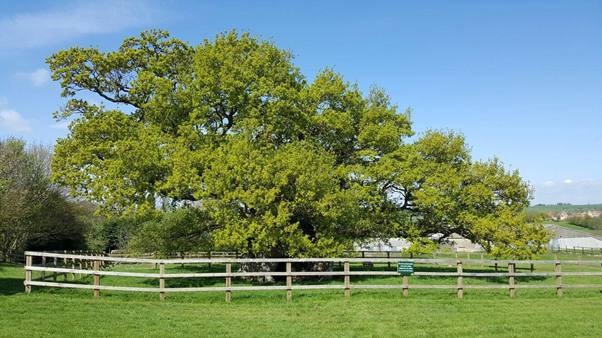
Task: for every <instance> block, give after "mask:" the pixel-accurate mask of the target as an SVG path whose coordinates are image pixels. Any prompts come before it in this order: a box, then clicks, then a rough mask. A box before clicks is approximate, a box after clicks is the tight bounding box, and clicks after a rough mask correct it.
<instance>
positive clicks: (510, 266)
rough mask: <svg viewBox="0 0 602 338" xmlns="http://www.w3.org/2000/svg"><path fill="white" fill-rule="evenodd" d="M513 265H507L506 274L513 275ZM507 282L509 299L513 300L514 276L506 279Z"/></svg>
mask: <svg viewBox="0 0 602 338" xmlns="http://www.w3.org/2000/svg"><path fill="white" fill-rule="evenodd" d="M514 268H515V264H514V263H508V272H509V273H512V274H513V273H514ZM508 281H509V282H510V298H514V276H510V277H508Z"/></svg>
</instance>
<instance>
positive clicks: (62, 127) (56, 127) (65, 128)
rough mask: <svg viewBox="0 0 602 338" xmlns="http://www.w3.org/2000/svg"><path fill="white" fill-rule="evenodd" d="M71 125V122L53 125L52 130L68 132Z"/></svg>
mask: <svg viewBox="0 0 602 338" xmlns="http://www.w3.org/2000/svg"><path fill="white" fill-rule="evenodd" d="M69 123H71V122H57V123H55V124H51V125H50V128H52V129H63V130H67V129H69Z"/></svg>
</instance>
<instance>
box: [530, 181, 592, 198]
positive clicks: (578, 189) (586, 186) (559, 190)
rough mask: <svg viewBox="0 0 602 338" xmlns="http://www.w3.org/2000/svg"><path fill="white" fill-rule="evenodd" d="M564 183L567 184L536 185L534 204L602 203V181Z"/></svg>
mask: <svg viewBox="0 0 602 338" xmlns="http://www.w3.org/2000/svg"><path fill="white" fill-rule="evenodd" d="M566 181H570V182H568V183H567V182H566ZM564 182H565V183H567V184H547V183H548V182H546V183H542V184H536V185H535V186H534V188H535V198H534V200H533V202H532V203H534V204H538V203H543V204H555V203H559V202H563V203H572V204H588V203H592V204H594V203H602V180H596V179H592V178H586V179H578V180H577V179H576V180H565V181H564ZM569 183H570V184H569Z"/></svg>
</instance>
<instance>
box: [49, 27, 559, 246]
mask: <svg viewBox="0 0 602 338" xmlns="http://www.w3.org/2000/svg"><path fill="white" fill-rule="evenodd" d="M292 59H293V55H292V54H291V53H290V52H289V51H285V50H282V49H279V48H277V47H276V46H275V45H274V44H273V42H272V41H269V40H259V39H256V38H253V37H251V36H250V35H249V34H248V33H244V34H238V33H237V32H236V31H231V32H227V33H222V34H219V35H217V36H216V38H215V40H214V41H208V40H205V41H204V42H203V43H202V44H200V45H198V46H197V47H193V46H190V45H188V44H187V43H183V42H182V41H179V40H177V39H174V38H169V35H168V33H166V32H164V31H155V30H153V31H148V32H143V33H142V34H141V36H140V38H128V39H126V40H125V41H124V43H123V44H122V46H121V47H120V48H119V49H118V50H117V51H116V52H110V53H101V52H100V51H98V50H97V49H96V48H79V47H78V48H71V49H69V50H65V51H60V52H58V53H56V54H54V55H52V56H51V57H50V58H48V60H47V62H48V64H49V65H50V69H51V70H52V71H53V79H54V80H57V81H60V82H61V86H62V87H63V89H64V90H63V93H62V95H63V96H64V97H69V98H71V99H70V100H69V102H68V103H67V104H66V106H65V107H64V109H62V110H61V111H59V112H56V113H55V116H56V117H57V118H58V119H61V118H67V117H70V116H76V118H75V119H74V121H73V122H72V123H71V125H70V133H69V135H68V136H67V137H66V138H64V139H60V140H59V141H58V143H57V146H56V148H55V153H56V155H55V158H54V162H53V170H54V173H53V179H54V180H55V182H57V183H59V184H61V185H64V186H67V187H70V188H71V191H72V193H73V194H74V196H78V197H84V198H87V199H89V200H92V201H95V202H97V203H99V205H100V208H101V209H100V211H101V212H103V213H106V214H116V215H127V214H138V215H140V214H146V213H149V212H153V210H155V209H156V206H157V205H159V204H161V203H162V201H165V200H169V201H170V202H171V204H172V205H173V206H175V207H182V206H196V207H199V208H201V209H202V210H204V212H205V213H204V215H205V218H204V225H203V229H206V231H207V233H208V234H210V235H211V236H212V238H213V239H214V241H215V244H216V245H218V246H220V247H222V248H228V249H232V250H238V251H239V252H243V253H245V254H247V255H249V256H282V255H284V256H321V255H324V256H331V255H338V254H341V253H342V252H343V251H344V250H345V249H351V248H352V247H353V243H356V242H361V241H365V240H369V239H373V238H389V237H398V236H402V237H405V238H409V239H411V240H412V241H414V243H415V247H416V249H419V248H425V247H426V248H434V247H436V246H437V245H439V242H441V241H443V240H445V238H447V237H448V236H449V235H450V234H451V233H453V232H456V233H459V234H461V235H463V236H467V237H468V238H470V239H472V240H473V241H476V242H479V243H482V244H484V245H485V247H486V248H489V250H501V248H506V249H504V250H506V251H503V254H510V253H511V254H513V255H519V256H525V257H526V256H529V255H532V254H537V253H538V252H541V250H542V244H543V242H544V241H545V240H546V238H547V237H546V236H547V233H546V232H545V230H543V228H541V227H540V226H538V225H527V224H525V222H524V220H523V216H521V215H520V212H521V211H522V210H523V208H525V207H526V206H528V204H529V199H530V198H531V191H530V188H529V187H528V185H527V184H526V183H524V182H523V181H522V180H521V178H520V177H519V176H518V173H517V172H512V173H511V172H506V171H505V170H504V168H503V166H502V165H501V163H500V162H499V161H498V160H496V159H494V160H492V161H488V162H472V161H471V159H470V155H469V150H468V147H467V146H466V144H465V142H464V138H463V137H462V136H461V135H458V134H455V133H453V132H445V131H427V132H426V133H424V134H423V135H422V137H420V138H419V139H418V140H416V141H415V142H412V143H408V138H409V137H410V136H412V135H414V131H413V130H412V128H411V121H410V110H409V109H407V110H405V111H399V110H398V107H397V106H396V105H394V104H393V103H392V102H391V100H390V98H389V96H388V95H387V94H386V93H385V91H384V89H382V88H379V87H372V88H371V90H370V92H369V93H368V95H365V94H363V93H362V92H361V91H360V90H359V87H358V86H357V85H355V84H350V83H349V82H346V81H344V79H343V77H342V76H341V75H340V74H338V73H336V72H334V71H333V70H332V69H330V68H326V69H324V70H322V71H320V72H319V73H318V74H317V75H316V78H315V80H313V82H311V83H310V82H308V81H307V79H306V78H305V77H304V76H303V75H302V74H301V72H300V70H299V69H298V68H297V67H295V66H294V65H293V63H292ZM80 91H89V92H92V93H96V94H98V95H99V96H101V97H102V98H103V99H104V100H106V101H108V103H111V104H112V103H115V104H118V105H119V107H123V108H121V109H120V108H115V109H107V108H106V107H105V106H103V105H99V106H96V105H91V104H90V103H88V102H86V101H85V100H82V99H78V98H77V97H76V94H77V93H78V92H80ZM498 230H499V231H498ZM435 233H440V234H442V235H443V237H441V239H440V240H439V241H438V242H433V241H431V240H429V239H428V238H429V236H430V235H433V234H435ZM500 233H504V234H505V235H503V236H501V237H503V238H500V236H499V234H500ZM526 233H529V234H530V235H529V236H530V237H524V235H525V234H526ZM509 237H512V238H513V239H512V240H508V238H509ZM421 250H422V249H421ZM500 253H502V252H501V251H500Z"/></svg>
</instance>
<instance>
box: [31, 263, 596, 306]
mask: <svg viewBox="0 0 602 338" xmlns="http://www.w3.org/2000/svg"><path fill="white" fill-rule="evenodd" d="M34 258H39V259H37V261H40V260H41V264H40V265H34ZM48 258H52V259H53V266H50V267H49V266H47V265H48V264H47V260H48ZM25 259H26V266H25V271H26V279H25V282H24V284H25V291H26V292H27V293H29V292H31V287H32V286H42V287H58V288H72V289H88V290H94V296H95V297H98V296H100V291H101V290H110V291H134V292H158V293H159V295H160V299H165V293H169V292H208V291H221V292H224V291H225V292H226V302H229V301H230V300H231V293H232V292H233V291H257V290H286V292H287V293H286V294H287V299H288V300H290V299H291V298H292V291H293V290H310V289H343V290H344V292H345V297H349V296H350V291H351V289H356V288H361V289H402V290H403V295H404V296H407V295H408V290H409V289H457V292H458V298H463V296H464V289H508V290H509V292H510V297H514V296H515V289H538V288H556V292H557V295H558V296H561V295H562V289H563V288H602V284H563V283H562V277H563V276H602V271H600V272H581V265H582V264H596V265H598V266H602V260H600V261H581V260H577V261H574V260H573V261H557V260H554V261H530V260H482V259H466V260H455V259H403V261H405V262H413V263H414V264H440V263H446V264H455V266H456V272H430V271H413V272H412V273H411V274H400V273H398V272H395V271H351V270H350V268H349V263H368V262H370V263H383V264H384V263H387V264H390V263H397V262H398V261H399V260H400V259H397V258H261V259H251V258H211V259H209V258H180V259H150V258H129V257H107V256H90V255H78V254H61V253H50V252H32V251H28V252H25ZM59 259H60V260H61V261H62V263H63V267H58V265H57V262H58V260H59ZM308 262H310V263H311V262H329V263H335V262H344V270H343V271H292V264H293V263H308ZM107 263H108V264H109V265H110V264H111V263H113V264H115V263H149V264H157V265H159V273H137V272H119V271H104V270H101V267H106V265H107ZM184 263H185V264H212V263H213V264H215V263H222V264H225V265H226V272H207V273H165V265H166V264H184ZM241 263H242V264H244V263H286V271H274V272H265V271H264V272H231V271H232V270H231V269H232V264H241ZM469 263H473V264H507V265H508V272H499V273H498V272H495V273H493V272H464V271H463V264H469ZM516 264H553V265H554V266H555V271H554V272H516ZM562 264H565V265H579V272H572V271H567V272H562V269H561V267H562ZM69 265H71V266H70V267H69ZM76 265H77V266H78V267H79V268H76ZM333 265H334V264H333ZM83 267H86V268H85V269H84V268H83ZM90 268H92V269H93V270H90ZM412 270H413V267H412ZM33 272H40V273H41V276H40V277H39V278H35V279H34V278H32V273H33ZM47 272H49V273H53V281H52V282H47V281H46V276H45V274H46V273H47ZM59 273H60V274H63V276H64V281H65V282H63V283H60V282H57V278H56V276H57V274H59ZM68 274H70V275H71V276H72V278H71V279H72V280H75V275H76V274H79V275H80V276H81V275H92V276H93V277H94V278H93V280H94V285H89V284H76V283H66V282H67V275H68ZM101 276H119V277H143V278H156V279H159V287H158V288H149V287H145V288H142V287H124V286H109V285H101V284H100V278H101ZM265 276H281V277H286V285H285V286H284V285H283V286H274V285H268V286H232V284H231V281H232V278H235V277H265ZM304 276H343V277H344V279H343V284H340V285H337V284H335V285H293V284H292V278H293V277H304ZM351 276H401V277H402V284H400V285H352V284H351V280H350V277H351ZM409 276H436V277H437V276H438V277H456V278H457V285H414V284H409V281H408V279H409V278H408V277H409ZM216 277H219V278H225V282H226V286H225V287H221V286H220V287H183V288H169V287H166V286H165V280H166V279H173V278H216ZM465 277H470V278H480V277H506V278H508V284H503V285H465V284H464V280H463V279H464V278H465ZM515 277H556V285H522V284H515Z"/></svg>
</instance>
